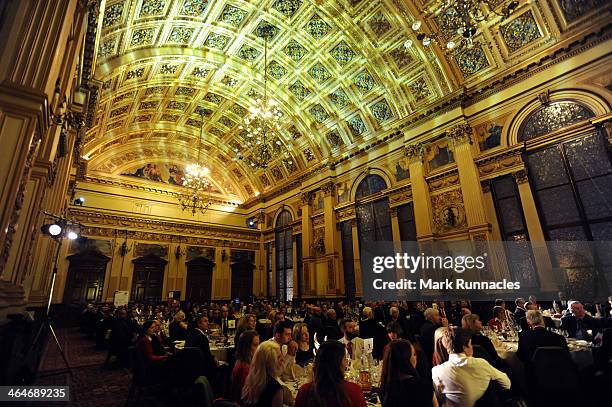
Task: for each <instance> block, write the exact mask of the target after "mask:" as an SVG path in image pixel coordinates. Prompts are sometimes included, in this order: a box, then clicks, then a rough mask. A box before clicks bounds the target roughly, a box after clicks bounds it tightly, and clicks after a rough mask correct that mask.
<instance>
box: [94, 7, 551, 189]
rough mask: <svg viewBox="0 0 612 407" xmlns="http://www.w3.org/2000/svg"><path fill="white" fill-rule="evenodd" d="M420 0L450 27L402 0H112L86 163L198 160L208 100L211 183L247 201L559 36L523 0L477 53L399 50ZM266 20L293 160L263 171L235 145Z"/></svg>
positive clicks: (258, 69)
mask: <svg viewBox="0 0 612 407" xmlns="http://www.w3.org/2000/svg"><path fill="white" fill-rule="evenodd" d="M429 3H431V2H429ZM417 6H418V8H417ZM417 9H418V10H425V13H426V15H419V16H418V18H419V19H423V20H424V21H425V24H426V25H427V27H428V29H430V30H432V29H436V26H437V25H439V26H441V27H443V28H444V27H447V28H448V27H451V29H452V19H444V18H443V16H434V15H427V13H429V12H430V10H431V9H432V8H431V7H429V6H428V5H424V4H422V3H420V2H417V3H416V5H415V3H413V2H407V1H401V0H374V1H365V0H338V1H329V0H313V1H307V0H251V1H240V0H233V1H232V0H223V1H205V0H200V1H197V0H125V1H117V0H107V1H106V3H105V4H104V8H103V10H102V12H101V19H102V22H101V29H102V31H101V34H100V39H99V47H98V51H97V57H96V68H95V73H94V76H95V78H96V79H98V80H100V81H101V83H102V87H101V90H100V94H99V103H98V107H97V112H96V115H95V121H94V125H93V127H92V128H91V129H89V131H88V134H87V137H86V140H85V147H84V149H83V152H84V155H85V156H86V157H87V158H88V159H89V164H88V171H89V172H91V173H93V174H99V175H103V176H111V177H119V176H121V174H138V173H139V171H140V172H142V169H143V166H145V165H147V164H151V163H155V164H158V165H162V164H163V165H165V166H168V167H172V166H184V165H186V164H188V163H190V162H193V161H194V160H195V158H196V156H197V140H198V137H199V130H200V113H199V112H203V113H204V115H205V123H204V144H205V149H206V160H207V162H208V166H209V167H210V169H211V180H212V182H213V183H214V185H215V191H216V192H217V193H218V194H221V195H223V196H224V197H225V198H226V199H229V200H234V201H245V200H247V199H248V198H249V197H253V196H255V195H257V194H258V193H261V192H263V191H264V190H265V189H266V188H270V187H271V186H273V185H276V184H279V183H283V182H284V181H285V180H287V179H290V178H293V177H295V176H297V175H299V174H300V173H301V172H303V171H306V169H307V168H308V167H310V166H312V165H314V164H315V163H318V162H320V161H323V160H326V159H328V158H329V157H336V156H338V155H339V154H342V153H344V152H346V151H348V150H352V149H355V148H358V147H359V146H360V145H362V144H364V143H368V142H370V141H371V139H372V138H374V137H376V136H377V135H378V134H380V133H381V132H384V131H385V130H388V129H391V127H392V126H393V124H394V122H395V121H396V120H398V119H400V118H404V117H406V116H408V115H410V114H411V113H413V112H414V111H415V110H417V109H419V107H422V106H424V105H427V104H428V103H430V102H434V101H435V100H436V99H438V98H440V97H443V96H444V95H446V94H448V93H449V92H451V91H453V90H454V89H456V88H457V87H458V86H460V85H464V84H466V83H467V84H469V83H470V81H472V82H473V81H475V80H477V79H478V80H481V79H482V78H484V77H486V76H487V75H489V76H490V75H492V74H493V73H495V71H499V70H503V69H507V68H508V67H509V66H511V65H513V64H516V63H518V62H520V61H521V60H524V59H525V58H524V57H525V56H526V55H528V54H529V53H531V54H533V53H534V52H535V51H536V50H537V49H539V48H541V47H542V46H543V45H546V44H547V43H550V42H551V41H552V40H553V38H552V36H551V29H550V27H549V24H548V20H547V19H546V18H545V14H546V13H545V12H544V11H543V10H542V8H541V7H540V6H539V5H537V3H534V4H533V5H531V4H527V3H526V4H522V6H521V7H520V8H519V10H518V12H517V13H515V14H514V15H513V16H512V17H511V19H509V20H508V21H496V22H494V23H495V25H494V26H492V27H490V29H488V30H486V31H483V33H481V34H480V35H479V38H477V43H476V44H477V45H476V47H475V49H472V50H469V52H465V51H462V52H461V54H457V55H453V56H452V58H451V56H445V55H444V54H443V53H442V52H440V50H435V51H436V52H437V53H436V52H434V50H433V49H431V48H427V49H424V48H423V47H418V46H416V47H412V48H411V49H405V48H404V46H403V44H404V42H405V41H406V39H407V38H410V36H411V35H413V33H411V31H410V28H409V27H410V25H411V23H412V21H414V20H415V18H414V17H413V15H417V14H418V12H417ZM547 10H548V9H547ZM498 20H499V19H498ZM263 23H269V24H272V25H273V26H274V27H275V35H274V38H273V39H272V40H271V41H270V42H269V44H268V49H269V51H268V70H267V72H268V77H269V81H268V87H269V92H270V93H272V94H273V96H274V98H275V99H276V100H277V101H278V102H279V104H280V106H281V108H282V110H283V113H284V126H283V129H284V133H283V140H281V141H282V142H283V143H284V144H285V145H286V146H287V147H288V149H289V151H290V152H291V153H292V155H293V158H294V160H293V162H294V163H295V164H294V165H291V166H289V165H286V164H285V163H283V162H282V161H281V160H280V159H279V160H277V161H276V162H274V163H273V164H271V165H270V166H269V169H268V170H267V171H266V172H263V171H258V172H255V171H253V170H251V169H250V168H249V166H248V162H233V161H232V158H233V157H234V155H235V154H234V152H233V149H241V148H242V146H243V145H244V142H243V139H242V137H243V135H242V130H240V129H239V128H238V127H239V124H240V121H241V119H242V117H243V116H244V115H245V111H246V110H245V109H246V108H247V107H248V106H249V105H250V104H251V103H252V102H253V100H254V98H257V97H258V96H259V95H261V94H262V92H263V69H264V67H263V65H264V62H263V59H264V58H263V56H264V49H263V47H264V41H263V39H261V38H259V37H258V36H257V35H256V33H257V27H258V26H259V25H260V24H263ZM525 27H527V28H525ZM245 155H246V156H247V157H248V155H249V153H248V151H247V152H245ZM171 171H172V170H171ZM171 183H172V182H171Z"/></svg>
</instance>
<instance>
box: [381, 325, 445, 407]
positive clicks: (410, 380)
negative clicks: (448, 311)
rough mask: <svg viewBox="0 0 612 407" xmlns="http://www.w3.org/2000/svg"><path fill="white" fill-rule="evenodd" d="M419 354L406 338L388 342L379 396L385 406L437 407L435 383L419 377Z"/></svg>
mask: <svg viewBox="0 0 612 407" xmlns="http://www.w3.org/2000/svg"><path fill="white" fill-rule="evenodd" d="M440 329H442V328H440ZM416 366H417V353H416V349H415V348H414V346H412V345H411V344H410V342H408V341H407V340H405V339H399V340H394V341H391V343H389V345H388V347H387V350H386V351H385V356H384V358H383V364H382V371H381V377H380V393H379V394H380V399H381V401H382V406H383V407H403V406H405V405H407V404H406V401H407V400H410V405H411V406H418V407H421V406H422V407H425V406H433V407H437V406H438V400H437V399H436V394H435V392H434V390H433V386H432V382H431V380H429V379H423V378H421V377H420V376H419V374H418V372H417V370H416Z"/></svg>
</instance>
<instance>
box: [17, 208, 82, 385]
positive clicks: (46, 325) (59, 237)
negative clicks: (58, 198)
mask: <svg viewBox="0 0 612 407" xmlns="http://www.w3.org/2000/svg"><path fill="white" fill-rule="evenodd" d="M44 213H45V215H47V216H51V217H53V218H55V219H56V220H58V222H56V224H58V225H61V227H62V230H61V233H59V234H50V236H51V237H53V240H54V241H56V242H57V249H56V251H55V258H54V259H53V270H52V273H51V286H50V288H49V298H48V299H47V308H46V310H45V316H44V319H43V321H42V322H41V325H40V327H39V328H38V332H37V333H36V336H34V340H33V341H32V344H31V345H30V350H29V351H28V353H29V352H32V351H34V350H35V349H36V348H37V346H38V345H39V342H40V341H41V339H42V338H43V332H44V331H45V329H47V330H48V331H49V332H50V333H51V336H52V337H53V340H54V341H55V344H56V345H57V348H58V349H59V352H60V355H62V359H63V360H64V363H65V364H66V370H67V371H68V373H69V374H70V376H72V369H71V368H70V363H68V359H67V358H66V354H65V353H64V349H63V348H62V345H61V344H60V342H59V340H58V339H57V335H56V333H55V329H53V325H52V324H51V301H52V299H53V290H54V289H55V280H56V279H57V272H58V263H59V256H60V251H61V249H62V243H63V241H64V234H65V233H66V232H67V230H66V227H67V226H68V225H69V224H71V222H69V221H68V220H67V219H66V218H63V217H61V216H57V215H52V214H49V213H47V212H44ZM76 225H78V226H79V227H81V225H80V224H76ZM45 226H47V225H45ZM48 229H49V228H47V230H48ZM44 230H45V229H44V226H43V231H44ZM40 362H42V358H41V360H40V361H39V366H37V369H36V371H37V373H38V367H40ZM60 373H63V371H59V372H53V373H51V374H47V375H45V376H51V375H56V374H60Z"/></svg>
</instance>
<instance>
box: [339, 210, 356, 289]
mask: <svg viewBox="0 0 612 407" xmlns="http://www.w3.org/2000/svg"><path fill="white" fill-rule="evenodd" d="M340 234H341V241H342V268H343V270H344V290H345V295H346V298H347V299H354V298H355V264H354V263H353V260H354V255H353V226H352V222H351V221H347V222H342V223H341V224H340Z"/></svg>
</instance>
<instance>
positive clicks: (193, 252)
mask: <svg viewBox="0 0 612 407" xmlns="http://www.w3.org/2000/svg"><path fill="white" fill-rule="evenodd" d="M198 257H204V258H205V259H208V260H210V261H215V248H214V247H200V246H187V261H191V260H193V259H196V258H198Z"/></svg>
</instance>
